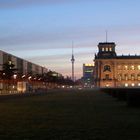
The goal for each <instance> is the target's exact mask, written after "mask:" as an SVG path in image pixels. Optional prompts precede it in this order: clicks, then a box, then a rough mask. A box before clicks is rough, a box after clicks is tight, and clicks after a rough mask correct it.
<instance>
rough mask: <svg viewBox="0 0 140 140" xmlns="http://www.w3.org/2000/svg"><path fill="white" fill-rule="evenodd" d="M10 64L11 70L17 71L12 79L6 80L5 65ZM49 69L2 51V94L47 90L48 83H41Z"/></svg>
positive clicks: (0, 61)
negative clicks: (42, 77) (39, 89)
mask: <svg viewBox="0 0 140 140" xmlns="http://www.w3.org/2000/svg"><path fill="white" fill-rule="evenodd" d="M5 64H8V65H10V66H12V65H13V66H14V67H13V68H12V67H9V68H10V69H11V70H12V69H15V71H14V74H13V75H12V77H9V78H8V79H5V78H3V77H6V73H5V72H3V69H4V65H5ZM47 72H48V69H47V68H45V67H42V66H40V65H37V64H34V63H31V62H29V61H26V60H24V59H22V58H19V57H16V56H14V55H12V54H9V53H6V52H4V51H1V50H0V94H1V93H6V94H7V93H17V92H26V91H31V90H35V89H38V88H46V83H44V82H43V81H41V76H42V75H43V74H46V73H47Z"/></svg>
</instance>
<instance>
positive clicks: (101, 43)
mask: <svg viewBox="0 0 140 140" xmlns="http://www.w3.org/2000/svg"><path fill="white" fill-rule="evenodd" d="M98 45H115V43H114V42H100V43H99V44H98Z"/></svg>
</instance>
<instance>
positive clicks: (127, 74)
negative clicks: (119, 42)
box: [94, 42, 140, 88]
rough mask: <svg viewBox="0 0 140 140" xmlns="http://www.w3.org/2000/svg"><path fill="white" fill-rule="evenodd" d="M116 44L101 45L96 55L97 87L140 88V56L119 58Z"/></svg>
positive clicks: (95, 74) (95, 76)
mask: <svg viewBox="0 0 140 140" xmlns="http://www.w3.org/2000/svg"><path fill="white" fill-rule="evenodd" d="M115 46H116V45H115V43H114V42H111V43H108V42H105V43H99V45H98V48H99V52H98V53H97V54H96V55H95V60H94V61H95V73H94V79H95V86H96V87H101V88H102V87H139V86H140V56H136V55H135V56H132V55H127V56H123V55H122V56H117V54H116V52H115Z"/></svg>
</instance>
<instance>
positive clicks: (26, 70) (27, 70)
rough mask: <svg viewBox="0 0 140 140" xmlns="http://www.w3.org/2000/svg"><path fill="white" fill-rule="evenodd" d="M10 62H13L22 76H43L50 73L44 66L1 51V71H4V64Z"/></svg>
mask: <svg viewBox="0 0 140 140" xmlns="http://www.w3.org/2000/svg"><path fill="white" fill-rule="evenodd" d="M8 61H11V62H12V63H13V64H14V65H15V66H14V68H15V69H17V70H18V73H19V74H21V75H27V74H32V75H36V74H43V73H46V72H47V71H48V69H47V68H44V67H42V66H39V65H37V64H34V63H31V62H29V61H26V60H24V59H22V58H19V57H16V56H14V55H12V54H9V53H6V52H4V51H1V50H0V70H2V68H3V64H4V63H6V62H8Z"/></svg>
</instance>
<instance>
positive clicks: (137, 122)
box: [0, 90, 140, 140]
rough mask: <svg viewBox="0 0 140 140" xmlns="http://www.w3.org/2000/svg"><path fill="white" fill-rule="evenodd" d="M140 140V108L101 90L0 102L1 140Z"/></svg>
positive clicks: (61, 93) (51, 94) (57, 92)
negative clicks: (131, 106) (133, 106)
mask: <svg viewBox="0 0 140 140" xmlns="http://www.w3.org/2000/svg"><path fill="white" fill-rule="evenodd" d="M5 139H7V140H139V139H140V108H130V107H127V105H126V103H125V102H121V101H117V100H116V99H114V98H112V97H110V96H108V95H107V94H104V93H101V92H99V91H97V90H85V91H82V90H79V91H59V90H58V91H54V92H50V93H48V94H46V95H40V96H31V97H19V98H16V99H14V98H11V99H5V100H2V99H1V100H0V140H5Z"/></svg>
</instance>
